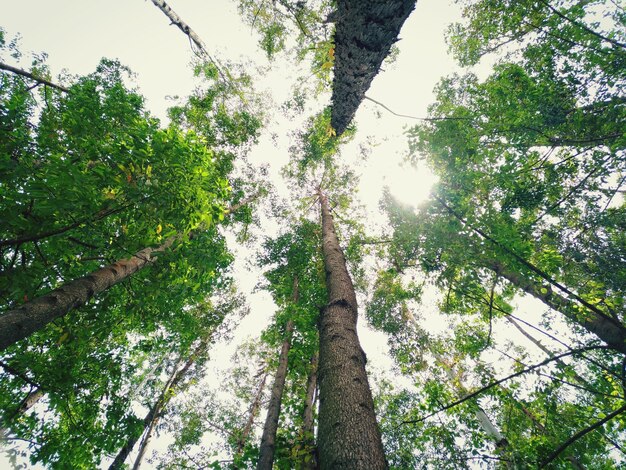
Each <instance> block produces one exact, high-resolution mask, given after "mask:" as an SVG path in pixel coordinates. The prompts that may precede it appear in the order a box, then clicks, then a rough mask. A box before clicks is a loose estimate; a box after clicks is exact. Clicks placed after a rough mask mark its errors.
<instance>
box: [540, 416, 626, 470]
mask: <svg viewBox="0 0 626 470" xmlns="http://www.w3.org/2000/svg"><path fill="white" fill-rule="evenodd" d="M624 411H626V405H624V406H622V407H621V408H618V409H617V410H615V411H614V412H613V413H611V414H608V415H606V416H605V417H604V418H602V419H601V420H600V421H597V422H595V423H593V424H592V425H591V426H588V427H586V428H585V429H581V430H580V431H578V432H577V433H576V434H574V435H573V436H572V437H570V438H569V439H568V440H567V441H565V442H564V443H563V444H561V445H560V446H559V447H558V448H557V449H556V450H555V451H554V452H552V453H551V454H550V455H549V456H548V458H547V459H546V460H544V461H543V462H542V463H541V466H540V467H539V468H545V467H546V466H548V465H549V464H550V463H552V462H553V461H554V460H555V459H556V458H557V457H558V456H559V454H561V452H563V451H564V450H565V449H567V448H568V447H569V446H570V445H572V444H573V443H574V442H576V441H577V440H578V439H580V438H581V437H584V436H586V435H587V434H589V433H590V432H591V431H593V430H595V429H597V428H599V427H600V426H602V425H603V424H604V423H607V422H608V421H610V420H612V419H613V418H615V417H616V416H617V415H619V414H621V413H623V412H624Z"/></svg>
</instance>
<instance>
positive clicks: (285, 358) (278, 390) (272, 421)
mask: <svg viewBox="0 0 626 470" xmlns="http://www.w3.org/2000/svg"><path fill="white" fill-rule="evenodd" d="M291 301H292V302H293V304H294V305H296V304H297V303H298V276H295V277H294V279H293V294H292V299H291ZM292 332H293V321H292V320H288V321H287V325H286V327H285V340H284V341H283V344H282V347H281V349H280V356H279V358H278V369H276V376H275V377H274V385H273V386H272V394H271V396H270V403H269V405H268V407H267V417H266V418H265V426H264V427H263V436H262V437H261V445H260V447H259V460H258V462H257V466H256V468H257V470H272V465H273V463H274V448H275V446H276V431H277V430H278V419H279V418H280V407H281V405H282V400H283V391H284V389H285V379H286V377H287V367H288V365H289V349H290V348H291V334H292Z"/></svg>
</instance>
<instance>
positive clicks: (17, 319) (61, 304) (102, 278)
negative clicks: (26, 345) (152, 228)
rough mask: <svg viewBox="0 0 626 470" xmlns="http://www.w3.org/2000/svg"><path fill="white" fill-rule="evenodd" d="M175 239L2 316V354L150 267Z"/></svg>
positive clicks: (0, 347) (0, 328) (0, 334)
mask: <svg viewBox="0 0 626 470" xmlns="http://www.w3.org/2000/svg"><path fill="white" fill-rule="evenodd" d="M176 238H177V237H176V236H173V237H170V238H168V239H167V240H166V241H165V243H163V244H162V245H160V246H158V247H155V248H144V249H143V250H141V251H139V252H137V253H135V255H134V256H132V257H130V258H128V259H122V260H119V261H117V262H115V263H113V264H110V265H108V266H105V267H104V268H100V269H98V270H96V271H94V272H92V273H91V274H88V275H87V276H85V277H81V278H79V279H76V280H74V281H70V282H68V283H66V284H64V285H63V286H61V287H59V288H58V289H55V290H53V291H52V292H50V293H48V294H46V295H44V296H42V297H38V298H36V299H33V300H30V301H28V302H26V303H24V304H23V305H20V306H19V307H17V308H15V309H13V310H9V311H8V312H6V313H5V314H4V315H2V316H0V351H2V350H4V349H6V348H7V347H9V346H11V345H12V344H15V343H16V342H17V341H19V340H21V339H24V338H26V337H27V336H29V335H31V334H32V333H34V332H36V331H38V330H39V329H41V328H43V327H44V326H46V325H47V324H48V323H50V322H51V321H53V320H56V319H57V318H59V317H62V316H63V315H65V314H66V313H68V312H69V311H70V310H72V309H75V308H77V307H80V306H81V305H84V304H85V303H87V302H88V301H89V300H90V299H91V298H93V297H94V296H95V295H98V294H100V293H101V292H104V291H105V290H107V289H108V288H110V287H112V286H114V285H115V284H118V283H120V282H122V281H124V280H126V279H128V278H129V277H130V276H132V275H133V274H135V273H136V272H137V271H139V270H141V269H142V268H144V267H145V266H147V265H148V264H150V263H151V262H152V261H153V260H154V255H155V254H157V253H159V252H162V251H165V250H167V249H168V248H169V247H170V246H171V245H172V243H174V241H175V240H176Z"/></svg>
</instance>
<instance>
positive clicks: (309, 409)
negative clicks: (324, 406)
mask: <svg viewBox="0 0 626 470" xmlns="http://www.w3.org/2000/svg"><path fill="white" fill-rule="evenodd" d="M316 390H317V353H315V355H314V356H313V357H312V358H311V371H310V372H309V377H308V378H307V383H306V398H305V400H304V413H303V416H302V430H301V434H302V436H304V439H305V441H304V442H305V443H306V444H307V446H309V447H310V448H311V454H309V455H310V457H309V458H308V459H307V458H306V457H307V456H303V458H302V461H301V462H300V467H299V468H300V470H314V469H316V468H317V455H316V452H315V440H314V439H313V414H314V410H315V402H316V397H315V392H316Z"/></svg>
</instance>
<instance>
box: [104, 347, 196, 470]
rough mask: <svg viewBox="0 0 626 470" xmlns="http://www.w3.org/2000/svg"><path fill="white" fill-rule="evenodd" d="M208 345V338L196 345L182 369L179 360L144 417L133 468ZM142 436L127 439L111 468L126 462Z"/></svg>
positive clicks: (138, 462)
mask: <svg viewBox="0 0 626 470" xmlns="http://www.w3.org/2000/svg"><path fill="white" fill-rule="evenodd" d="M207 347H208V340H202V341H201V342H200V344H199V345H198V346H197V347H196V349H195V350H194V351H193V352H192V353H191V354H190V355H189V357H188V358H187V360H186V361H185V362H184V364H183V366H182V367H181V368H180V369H179V367H180V364H182V363H183V361H182V359H181V360H179V361H178V363H177V365H176V367H175V368H174V370H173V371H172V374H171V375H170V377H169V379H168V380H167V382H165V386H164V387H163V390H161V394H160V395H159V398H158V399H157V400H156V401H155V402H154V404H153V405H152V407H151V408H150V410H149V411H148V414H147V415H146V416H145V417H144V419H143V429H144V432H143V433H142V434H143V435H144V436H143V439H142V440H141V447H140V448H139V453H138V455H137V458H136V459H135V463H134V465H133V470H136V469H138V468H139V466H140V465H141V460H142V458H143V456H144V454H145V452H146V449H147V446H148V442H149V441H150V437H151V435H152V431H153V430H154V428H155V427H156V425H157V424H158V422H159V419H160V418H161V416H162V414H163V410H164V409H165V406H166V405H167V403H168V401H169V400H170V399H171V398H172V396H173V394H174V393H175V392H176V390H177V388H178V387H179V385H180V383H181V382H182V381H183V379H184V378H185V376H186V375H187V372H189V369H190V368H191V366H192V365H193V364H194V363H195V362H196V360H197V359H198V356H200V355H201V354H202V353H204V352H205V351H206V349H207ZM140 437H141V434H139V435H137V436H131V437H130V438H129V439H128V440H127V441H126V444H124V446H123V447H122V448H121V449H120V451H119V453H118V454H117V456H116V457H115V460H114V461H113V463H112V464H111V466H110V467H109V470H114V469H118V468H121V467H122V465H123V464H124V461H125V460H126V458H127V457H128V456H129V455H130V453H131V452H132V450H133V447H135V444H136V443H137V441H138V440H139V438H140Z"/></svg>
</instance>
